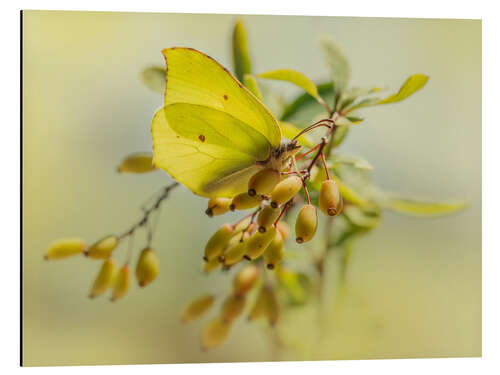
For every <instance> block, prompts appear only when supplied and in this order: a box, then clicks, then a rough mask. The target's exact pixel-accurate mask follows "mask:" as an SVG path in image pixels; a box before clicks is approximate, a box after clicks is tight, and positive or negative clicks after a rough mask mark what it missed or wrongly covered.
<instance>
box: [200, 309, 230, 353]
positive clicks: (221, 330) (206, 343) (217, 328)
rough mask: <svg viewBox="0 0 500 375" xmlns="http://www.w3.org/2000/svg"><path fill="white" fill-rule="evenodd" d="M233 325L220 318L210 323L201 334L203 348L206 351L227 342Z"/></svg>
mask: <svg viewBox="0 0 500 375" xmlns="http://www.w3.org/2000/svg"><path fill="white" fill-rule="evenodd" d="M230 330H231V324H230V323H227V322H224V320H223V319H222V317H220V316H218V317H216V318H215V319H213V320H211V321H210V322H208V323H207V324H206V325H205V326H204V327H203V330H202V332H201V346H202V348H203V349H204V350H209V349H213V348H216V347H217V346H219V345H220V344H222V343H223V342H224V340H226V337H227V335H228V333H229V331H230Z"/></svg>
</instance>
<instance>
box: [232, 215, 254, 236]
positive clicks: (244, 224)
mask: <svg viewBox="0 0 500 375" xmlns="http://www.w3.org/2000/svg"><path fill="white" fill-rule="evenodd" d="M251 221H252V219H251V218H250V217H245V218H244V219H242V220H240V221H238V222H237V223H235V224H234V234H238V233H241V232H242V231H243V230H245V229H246V228H248V231H250V228H251V227H252V226H253V223H251Z"/></svg>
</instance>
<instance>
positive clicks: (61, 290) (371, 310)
mask: <svg viewBox="0 0 500 375" xmlns="http://www.w3.org/2000/svg"><path fill="white" fill-rule="evenodd" d="M242 18H243V21H244V22H245V25H246V28H247V32H248V38H249V44H250V50H251V54H252V58H253V63H254V66H253V67H254V71H256V72H263V71H266V70H269V69H277V68H292V69H296V70H299V71H301V72H304V73H306V74H307V75H309V76H310V77H311V78H313V79H314V80H318V81H326V80H327V79H328V72H327V69H326V65H325V64H324V61H323V58H322V55H321V52H320V50H319V48H318V46H317V37H318V35H319V34H320V33H326V34H329V35H331V36H332V37H333V38H334V39H335V40H336V42H337V43H338V44H339V45H340V46H341V47H342V48H343V50H344V52H345V54H346V56H347V58H348V59H349V61H350V63H351V77H352V78H351V83H352V84H353V85H359V86H370V85H379V86H386V85H387V86H389V87H391V90H393V91H394V90H396V89H397V88H399V86H400V85H401V83H402V82H404V80H405V79H406V78H407V77H408V76H409V75H410V74H412V73H424V74H428V75H430V77H431V78H430V80H429V82H428V84H427V85H426V87H425V88H424V89H423V90H422V91H421V92H419V93H417V94H415V95H414V96H412V97H411V98H409V99H407V100H406V101H404V102H401V103H398V104H394V105H387V106H380V107H376V108H372V109H366V110H364V112H363V114H364V115H365V116H366V119H367V120H366V121H365V122H364V123H362V124H361V125H359V126H356V127H355V128H353V129H352V131H351V132H350V134H349V136H348V138H347V140H346V141H345V142H344V143H343V144H342V146H341V148H340V151H342V152H343V153H345V154H347V155H355V156H360V157H363V158H365V159H367V160H369V161H370V163H371V164H372V165H373V166H374V171H373V175H374V179H375V180H376V182H377V183H378V184H379V185H380V186H381V187H382V188H384V189H386V190H389V191H394V192H398V193H401V194H402V195H404V196H409V197H415V198H421V199H427V200H454V199H457V200H464V201H467V202H468V203H469V206H468V208H467V209H466V210H464V211H462V212H459V213H458V214H455V215H453V216H450V217H445V218H434V219H425V220H424V219H414V218H406V217H402V216H397V215H395V214H390V213H384V216H383V220H382V223H381V225H380V227H379V228H378V229H376V230H375V231H373V232H372V233H370V234H369V235H368V236H366V237H364V238H363V239H362V240H361V241H359V242H357V243H356V248H355V252H354V255H353V258H352V262H351V265H350V269H349V279H348V289H349V296H350V298H349V303H346V304H345V305H344V306H343V308H342V310H341V311H336V312H335V314H333V313H332V314H331V316H330V317H327V321H328V324H327V325H326V327H327V328H325V331H324V332H323V335H322V337H321V340H319V339H318V335H317V333H315V329H314V327H315V317H316V315H315V314H314V311H313V309H312V307H311V306H309V305H305V306H302V307H297V308H295V309H293V310H292V311H291V312H290V314H288V315H287V316H285V317H284V319H283V321H282V322H281V323H280V325H281V328H280V329H281V331H282V334H283V337H284V339H285V340H286V341H287V342H288V343H289V344H290V347H292V348H293V349H290V348H288V349H284V350H282V351H280V353H278V355H276V353H274V352H273V350H274V345H273V339H272V337H271V336H270V334H269V331H268V330H267V329H266V327H265V326H264V324H252V325H250V324H248V323H246V322H245V321H244V319H241V320H240V321H239V322H238V323H237V324H236V326H235V327H234V329H233V332H232V333H231V335H230V336H229V339H228V340H227V341H226V342H225V343H224V344H223V345H222V346H221V347H220V348H218V349H215V350H214V351H210V352H203V351H202V350H201V348H200V344H199V332H200V328H201V324H202V323H201V322H197V323H194V324H193V325H188V326H184V325H182V324H181V323H180V322H179V314H180V312H181V311H182V309H183V308H184V306H185V305H186V304H187V303H188V302H189V301H191V300H192V299H193V298H195V297H197V296H198V295H201V294H203V293H206V292H215V293H223V292H226V291H227V289H228V288H229V280H230V275H225V274H220V273H217V274H214V275H210V276H208V277H207V276H206V275H204V274H203V273H202V272H201V254H202V249H203V246H204V243H205V241H206V239H207V238H208V236H209V235H210V234H211V233H212V232H213V231H214V230H215V229H216V228H217V227H218V226H219V225H220V224H221V223H222V222H224V221H225V220H226V219H225V218H216V219H212V220H208V219H207V217H206V216H205V215H204V214H203V210H204V209H205V205H206V201H205V200H203V199H201V198H199V197H196V196H194V195H192V194H191V193H190V192H189V191H188V190H187V189H184V188H182V189H178V190H176V191H175V192H174V193H173V194H172V196H171V199H169V200H168V201H167V202H166V203H165V206H164V207H163V210H162V217H161V222H160V226H159V230H158V233H157V235H156V238H155V241H154V244H153V246H154V248H155V249H156V251H157V252H158V254H159V258H160V267H161V270H160V274H159V276H158V278H157V280H156V281H155V282H154V283H153V284H151V285H150V286H148V287H147V288H145V289H143V290H139V288H138V287H136V286H135V285H133V287H132V289H131V291H130V293H129V295H128V296H126V297H125V298H124V299H123V300H120V301H119V302H117V303H115V304H112V303H110V302H109V301H108V299H107V298H99V299H96V300H92V301H91V300H89V299H88V298H87V295H88V291H89V288H90V285H91V283H92V281H93V279H94V277H95V275H96V273H97V271H98V269H99V266H100V262H95V261H91V260H85V259H83V258H81V257H73V258H70V259H67V260H62V261H54V262H45V261H43V259H42V257H43V254H44V252H45V250H46V248H47V246H48V244H49V243H50V242H51V241H53V240H54V239H57V238H60V237H67V236H79V237H80V236H81V237H83V238H85V239H87V240H88V242H93V241H95V240H97V239H99V238H100V237H102V236H104V235H107V234H111V233H121V232H123V231H124V230H125V229H126V228H128V227H129V226H130V225H131V224H132V223H133V222H135V221H136V220H137V219H138V218H139V217H140V205H141V204H142V202H143V201H144V200H146V199H147V198H148V197H149V196H150V195H151V194H152V193H153V192H155V191H157V190H158V189H159V188H160V187H161V186H163V185H165V184H166V183H168V182H170V181H171V180H170V178H169V177H168V176H167V175H166V174H165V173H164V172H161V171H157V172H155V173H152V174H148V175H119V174H117V173H116V167H117V165H118V163H119V161H120V159H121V158H122V157H124V156H125V155H126V154H129V153H131V152H134V151H149V150H151V134H150V130H149V128H150V122H151V119H152V116H153V114H154V112H155V111H156V109H157V108H159V107H160V106H161V104H162V98H161V96H160V95H158V94H155V93H154V92H152V91H150V90H148V89H147V88H146V87H145V86H144V85H143V84H142V82H141V79H140V72H141V70H142V69H144V68H146V67H148V66H150V65H163V59H162V55H161V50H162V49H163V48H165V47H170V46H190V47H193V48H196V49H200V50H202V51H204V52H205V53H207V54H209V55H210V56H213V57H215V58H216V59H217V60H218V61H219V62H221V63H222V64H223V65H225V66H228V67H231V49H230V37H231V32H232V28H233V25H234V23H235V21H236V19H237V17H236V16H232V15H195V14H160V13H154V14H147V13H97V12H56V11H51V12H46V11H25V12H24V13H23V78H24V79H23V100H24V103H23V138H24V139H23V156H24V159H23V181H24V191H23V243H24V248H23V277H24V280H23V323H24V324H23V349H24V364H25V365H29V366H40V365H84V364H132V363H173V362H226V361H267V360H273V359H279V360H313V359H361V358H408V357H460V356H480V355H481V22H480V21H473V20H437V19H436V20H423V19H382V18H380V19H371V18H334V17H291V16H286V17H284V16H243V17H242ZM276 87H277V88H278V90H281V91H282V94H283V95H284V96H286V97H288V98H292V97H294V96H295V95H296V94H298V93H299V90H298V89H297V90H296V89H294V88H292V87H291V86H289V85H277V86H276ZM135 243H136V247H138V248H139V247H141V246H142V242H141V239H140V238H139V237H136V239H135ZM117 255H118V256H117V261H118V262H120V261H122V260H123V259H124V258H125V249H121V248H120V250H118V252H117ZM331 263H332V264H331V265H330V266H328V264H327V266H328V268H327V275H329V276H328V277H331V278H332V280H333V278H335V277H336V276H335V272H336V264H335V262H334V261H332V262H331ZM326 290H327V293H330V294H331V295H330V296H329V297H331V298H329V299H328V300H329V304H330V305H331V304H332V303H333V302H332V301H334V295H335V288H334V287H333V282H332V285H328V286H327V289H326ZM327 311H328V310H327ZM332 311H333V310H332Z"/></svg>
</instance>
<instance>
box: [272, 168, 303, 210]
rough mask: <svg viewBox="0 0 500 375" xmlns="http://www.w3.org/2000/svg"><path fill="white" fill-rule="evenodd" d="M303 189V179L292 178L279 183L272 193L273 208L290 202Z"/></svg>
mask: <svg viewBox="0 0 500 375" xmlns="http://www.w3.org/2000/svg"><path fill="white" fill-rule="evenodd" d="M301 188H302V179H301V178H300V177H298V176H290V177H287V178H285V179H284V180H283V181H281V182H279V183H278V184H277V185H276V187H275V188H274V190H273V191H272V193H271V206H272V207H273V208H276V207H278V206H279V205H281V204H283V203H286V202H288V201H289V200H290V199H292V198H293V197H294V196H295V195H296V194H297V193H298V192H299V191H300V189H301Z"/></svg>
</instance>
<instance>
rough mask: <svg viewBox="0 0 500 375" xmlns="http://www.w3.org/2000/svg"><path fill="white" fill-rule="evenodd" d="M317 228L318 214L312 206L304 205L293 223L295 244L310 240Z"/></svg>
mask: <svg viewBox="0 0 500 375" xmlns="http://www.w3.org/2000/svg"><path fill="white" fill-rule="evenodd" d="M317 227H318V213H317V210H316V207H315V206H313V205H312V204H305V205H304V206H302V208H301V209H300V211H299V215H298V216H297V221H296V222H295V236H296V241H297V243H303V242H307V241H309V240H311V239H312V238H313V237H314V233H316V228H317Z"/></svg>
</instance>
